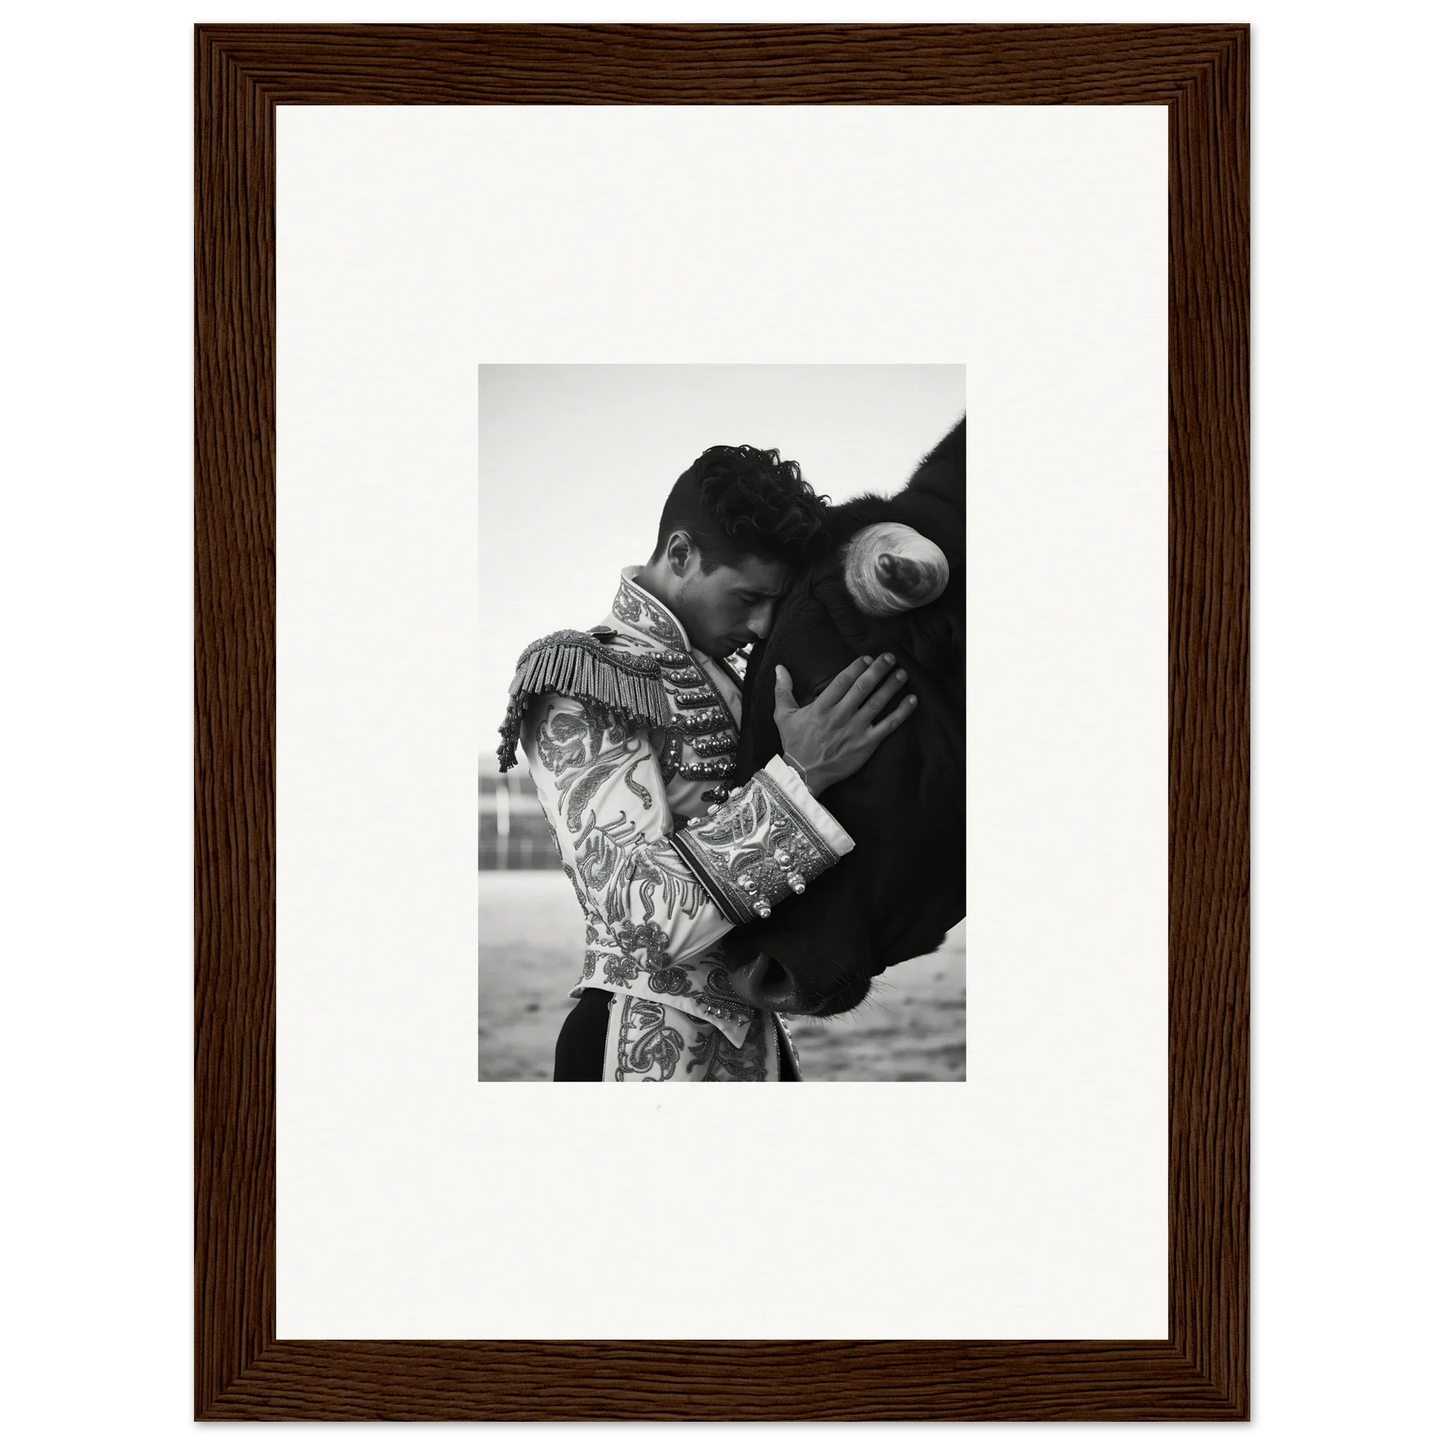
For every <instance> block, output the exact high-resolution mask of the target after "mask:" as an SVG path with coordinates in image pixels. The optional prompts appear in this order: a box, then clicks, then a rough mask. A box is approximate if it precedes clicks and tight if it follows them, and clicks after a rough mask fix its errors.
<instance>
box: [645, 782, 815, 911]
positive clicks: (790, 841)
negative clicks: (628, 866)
mask: <svg viewBox="0 0 1445 1445" xmlns="http://www.w3.org/2000/svg"><path fill="white" fill-rule="evenodd" d="M673 843H674V845H675V847H676V848H677V851H678V852H679V853H680V854H681V855H682V857H683V858H684V859H686V861H687V862H688V864H689V865H690V866H691V868H692V870H693V872H694V873H695V874H696V875H697V877H698V879H699V881H700V882H701V883H702V884H703V885H704V886H705V887H706V888H707V890H708V893H709V894H710V895H711V896H712V898H713V899H714V901H715V902H716V903H717V905H718V907H719V908H721V909H722V910H723V912H724V913H725V914H726V915H727V916H728V918H729V919H730V920H731V921H732V922H734V923H747V922H749V921H751V920H752V919H753V918H755V917H758V918H766V917H767V916H768V914H769V913H770V912H771V911H772V905H773V904H775V903H777V902H779V901H780V900H781V899H783V898H786V897H789V896H790V895H791V894H793V893H801V892H802V891H803V887H806V885H807V884H809V883H811V882H812V881H813V879H815V878H817V877H818V876H819V875H820V874H822V873H823V872H824V871H825V870H827V869H828V868H831V867H832V866H833V864H834V863H836V862H837V861H838V855H837V854H836V853H835V852H834V851H833V850H832V848H830V847H829V846H828V844H827V843H826V842H824V840H823V838H822V837H821V835H820V834H819V833H818V832H817V831H816V830H815V829H814V828H813V826H812V824H811V823H809V822H808V820H807V818H805V817H804V816H803V815H802V813H800V812H799V811H798V810H797V809H796V808H795V807H794V806H793V804H792V802H791V801H790V800H789V798H788V796H787V794H786V793H784V792H783V790H782V789H781V788H779V787H778V785H777V784H776V783H775V782H773V780H772V779H771V778H770V777H768V775H767V774H766V773H755V774H754V775H753V777H752V778H751V779H750V780H749V781H748V784H747V786H746V787H745V788H743V789H742V790H741V791H739V792H737V793H735V794H734V795H733V796H732V797H731V798H729V799H728V801H727V802H725V803H722V804H720V805H719V807H718V811H717V812H716V813H715V814H714V815H713V816H712V817H711V818H709V819H707V821H706V822H704V823H701V824H700V825H699V826H697V827H689V828H685V829H684V830H683V831H682V832H680V833H678V834H675V835H674V838H673ZM800 885H801V886H800Z"/></svg>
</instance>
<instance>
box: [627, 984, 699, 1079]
mask: <svg viewBox="0 0 1445 1445" xmlns="http://www.w3.org/2000/svg"><path fill="white" fill-rule="evenodd" d="M619 1002H620V1003H621V1005H622V1021H621V1024H620V1026H619V1028H618V1041H617V1058H616V1062H615V1064H614V1068H613V1078H614V1079H615V1080H616V1082H618V1083H626V1082H633V1083H644V1084H663V1083H666V1082H667V1081H668V1080H669V1079H670V1078H672V1076H673V1074H674V1073H676V1072H677V1066H678V1063H679V1061H680V1060H681V1059H682V1049H683V1037H682V1035H681V1034H680V1033H679V1032H678V1031H677V1029H675V1028H673V1027H671V1025H669V1024H668V1022H667V1012H666V1010H665V1009H664V1008H663V1006H662V1005H661V1004H660V1003H655V1002H654V1001H653V1000H652V999H650V998H636V997H634V996H633V995H632V994H623V995H621V997H620V1000H619ZM614 1006H615V1005H614Z"/></svg>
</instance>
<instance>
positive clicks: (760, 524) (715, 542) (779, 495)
mask: <svg viewBox="0 0 1445 1445" xmlns="http://www.w3.org/2000/svg"><path fill="white" fill-rule="evenodd" d="M827 505H828V498H827V497H820V496H819V495H818V494H817V493H815V492H814V491H813V489H812V487H810V486H809V485H808V483H807V482H806V481H804V480H803V473H802V471H801V469H800V468H799V466H798V464H797V462H785V461H782V460H781V459H780V458H779V456H778V453H777V451H776V449H772V450H768V451H763V450H761V449H760V448H758V447H749V446H737V447H725V446H716V447H709V448H708V449H707V450H706V451H705V452H704V453H703V454H702V455H701V456H700V457H699V458H698V459H697V460H696V461H695V462H694V463H693V464H692V465H691V466H690V467H689V468H688V469H687V470H686V471H685V472H684V473H683V474H682V475H681V476H680V477H679V478H678V479H677V481H676V482H675V483H674V484H673V488H672V491H671V492H669V493H668V496H667V501H666V503H664V505H663V508H662V520H661V521H660V522H659V523H658V527H657V548H656V550H655V551H654V552H653V554H652V555H653V557H654V559H655V558H657V557H660V556H661V555H662V552H663V549H664V548H665V547H666V546H667V539H668V537H670V536H671V535H672V534H673V533H674V532H678V531H682V532H686V533H687V534H688V535H689V536H690V537H691V538H692V540H693V544H694V545H695V546H696V547H697V549H698V552H699V554H700V556H701V558H702V567H703V571H704V572H711V571H712V570H713V569H714V568H716V567H718V566H722V565H726V566H736V565H737V563H738V562H739V561H741V560H742V558H744V557H766V558H768V559H769V560H771V561H776V562H784V563H786V564H787V565H788V566H790V567H803V566H806V565H807V564H808V563H810V562H816V561H817V560H818V559H819V558H820V557H822V556H823V555H824V553H826V552H827V550H828V531H827V525H826V523H825V521H824V515H825V509H826V507H827Z"/></svg>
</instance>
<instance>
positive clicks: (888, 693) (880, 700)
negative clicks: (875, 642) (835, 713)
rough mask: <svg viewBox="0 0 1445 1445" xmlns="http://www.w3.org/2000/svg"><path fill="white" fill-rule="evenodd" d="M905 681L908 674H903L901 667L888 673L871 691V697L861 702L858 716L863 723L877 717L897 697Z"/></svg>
mask: <svg viewBox="0 0 1445 1445" xmlns="http://www.w3.org/2000/svg"><path fill="white" fill-rule="evenodd" d="M907 681H908V674H907V673H906V672H904V670H903V669H902V668H901V667H900V668H898V669H897V670H896V671H894V672H891V673H889V674H888V676H887V677H885V678H884V679H883V681H882V682H880V683H879V684H878V686H877V687H876V688H874V689H873V693H872V695H871V696H870V697H867V698H865V699H864V700H863V702H862V704H861V705H860V707H859V708H858V716H859V717H860V718H862V719H863V720H864V721H865V722H866V721H867V720H868V719H869V718H875V717H877V716H878V714H879V713H880V712H882V711H883V709H884V708H885V707H887V706H888V703H889V700H890V699H891V698H894V697H896V696H897V695H898V692H899V690H900V689H901V688H902V686H903V684H904V683H905V682H907Z"/></svg>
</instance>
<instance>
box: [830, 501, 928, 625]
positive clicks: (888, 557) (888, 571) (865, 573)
mask: <svg viewBox="0 0 1445 1445" xmlns="http://www.w3.org/2000/svg"><path fill="white" fill-rule="evenodd" d="M843 583H844V585H845V586H846V587H847V589H848V595H849V596H850V597H851V598H852V599H853V602H854V605H855V606H856V607H857V608H858V610H859V611H860V612H861V613H863V615H864V616H865V617H892V616H893V615H894V614H895V613H899V612H911V611H912V610H913V609H914V608H915V607H922V606H924V605H925V604H926V603H929V602H932V601H934V600H935V599H936V598H938V597H941V596H942V595H943V589H944V588H945V587H947V586H948V558H947V557H945V556H944V555H943V553H942V551H940V550H939V548H938V547H937V546H936V545H935V544H934V543H932V542H930V541H929V540H928V538H927V537H925V536H924V535H923V533H922V532H916V531H914V529H913V528H912V527H905V526H904V525H903V523H902V522H878V523H876V524H875V525H874V526H872V527H864V528H863V530H862V531H861V532H859V533H858V535H857V536H856V537H854V538H853V540H852V541H851V542H849V543H848V549H847V551H846V553H845V554H844V558H843Z"/></svg>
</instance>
